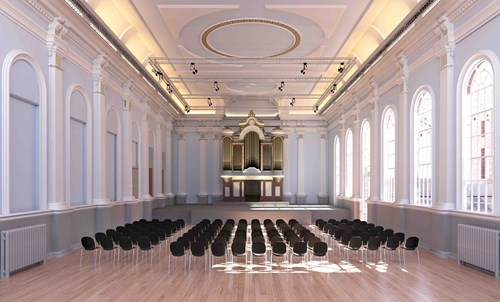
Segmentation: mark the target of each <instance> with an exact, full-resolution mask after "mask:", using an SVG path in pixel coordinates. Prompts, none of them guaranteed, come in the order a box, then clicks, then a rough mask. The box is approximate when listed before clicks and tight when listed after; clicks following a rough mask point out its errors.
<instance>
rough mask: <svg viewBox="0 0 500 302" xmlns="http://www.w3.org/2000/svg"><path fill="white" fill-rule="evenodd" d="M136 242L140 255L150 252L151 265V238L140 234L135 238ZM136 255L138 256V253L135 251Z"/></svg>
mask: <svg viewBox="0 0 500 302" xmlns="http://www.w3.org/2000/svg"><path fill="white" fill-rule="evenodd" d="M137 243H138V246H139V249H140V250H141V255H142V256H144V253H146V252H147V253H149V254H151V265H152V264H153V246H152V245H151V240H149V237H146V236H140V237H139V238H138V239H137ZM137 257H139V253H137Z"/></svg>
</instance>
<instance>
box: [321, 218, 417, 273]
mask: <svg viewBox="0 0 500 302" xmlns="http://www.w3.org/2000/svg"><path fill="white" fill-rule="evenodd" d="M315 225H316V227H317V228H318V229H319V230H320V231H321V232H322V235H323V236H326V237H327V238H330V239H331V240H332V243H333V245H334V246H337V247H338V249H339V253H340V251H341V250H343V251H344V255H345V258H346V260H347V261H348V254H349V252H356V253H358V254H359V252H360V251H361V253H362V256H363V253H364V254H365V256H366V261H368V253H369V252H377V251H380V259H384V260H385V261H387V252H397V253H398V256H399V260H400V263H401V253H400V251H401V250H403V262H405V254H406V251H416V252H417V259H418V263H419V264H420V255H419V252H418V249H417V248H418V243H419V239H418V237H415V236H412V237H409V238H408V239H406V240H405V234H404V233H403V232H394V230H393V229H384V227H383V226H375V225H374V224H369V223H366V222H365V221H361V220H359V219H355V220H352V221H349V220H347V219H344V220H341V221H337V220H335V219H330V220H328V222H326V221H324V220H322V219H318V220H316V223H315ZM382 251H383V252H384V253H383V254H384V257H383V256H382ZM363 260H364V258H363Z"/></svg>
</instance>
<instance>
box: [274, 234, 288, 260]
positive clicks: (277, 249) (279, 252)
mask: <svg viewBox="0 0 500 302" xmlns="http://www.w3.org/2000/svg"><path fill="white" fill-rule="evenodd" d="M273 239H274V238H273ZM282 240H283V239H282ZM273 256H274V257H283V262H285V261H288V253H287V247H286V243H285V242H283V241H276V242H274V243H273V244H272V250H271V261H270V262H271V267H272V266H273ZM283 262H282V263H283Z"/></svg>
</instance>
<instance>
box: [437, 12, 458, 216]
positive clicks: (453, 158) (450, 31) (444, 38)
mask: <svg viewBox="0 0 500 302" xmlns="http://www.w3.org/2000/svg"><path fill="white" fill-rule="evenodd" d="M438 30H439V31H438V33H439V34H440V35H441V39H440V41H439V42H438V43H439V44H440V47H441V48H442V51H440V61H441V71H440V73H439V80H440V88H439V102H436V101H434V102H433V108H432V110H433V112H434V110H435V109H437V114H433V121H434V124H433V125H432V128H433V135H434V134H437V135H434V136H435V137H436V139H433V141H432V148H433V151H432V154H433V160H432V162H433V168H432V207H434V208H437V209H441V210H449V209H454V208H455V203H456V200H457V196H456V192H457V188H456V181H457V179H456V175H457V168H456V166H457V152H456V149H457V148H456V146H457V145H456V144H457V143H456V136H455V135H454V134H455V132H456V110H457V107H456V106H457V105H456V98H455V93H454V92H455V83H454V69H455V67H454V62H453V55H454V51H455V36H454V27H453V24H452V23H451V22H450V21H449V20H448V18H447V17H445V16H443V17H441V19H440V20H439V26H438ZM443 44H444V45H443ZM434 104H437V105H436V106H434ZM436 126H437V127H438V129H437V130H438V131H435V130H434V128H435V127H436ZM436 156H437V160H434V159H435V158H436ZM438 165H439V166H438Z"/></svg>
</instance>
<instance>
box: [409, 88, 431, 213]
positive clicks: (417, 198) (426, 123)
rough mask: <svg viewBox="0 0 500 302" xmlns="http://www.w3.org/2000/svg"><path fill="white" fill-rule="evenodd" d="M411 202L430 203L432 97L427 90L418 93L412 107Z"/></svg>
mask: <svg viewBox="0 0 500 302" xmlns="http://www.w3.org/2000/svg"><path fill="white" fill-rule="evenodd" d="M413 116H414V119H413V121H414V125H413V142H414V149H413V150H414V152H415V153H414V161H413V162H414V169H413V202H414V203H415V204H417V205H422V206H430V205H432V194H431V191H432V97H431V94H430V92H429V91H428V90H422V91H420V92H419V93H418V95H417V98H416V101H415V107H414V112H413Z"/></svg>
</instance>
